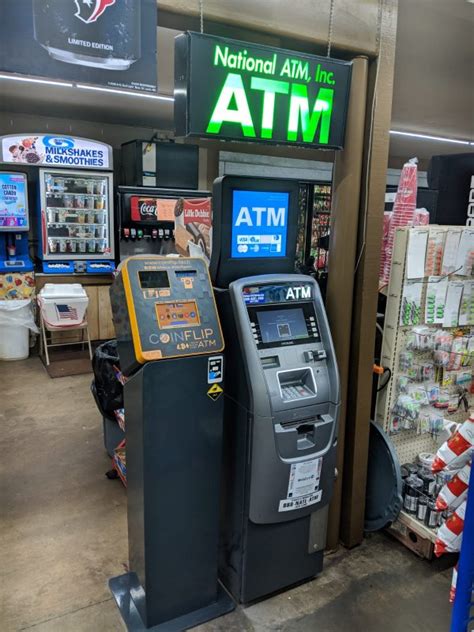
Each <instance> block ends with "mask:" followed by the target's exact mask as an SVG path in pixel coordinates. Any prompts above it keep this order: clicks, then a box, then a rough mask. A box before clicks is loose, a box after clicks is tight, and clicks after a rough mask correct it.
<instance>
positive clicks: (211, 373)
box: [207, 356, 224, 384]
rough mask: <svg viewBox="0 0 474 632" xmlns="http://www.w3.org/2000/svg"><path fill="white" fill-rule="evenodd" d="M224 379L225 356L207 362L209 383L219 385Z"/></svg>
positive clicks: (215, 357) (214, 357)
mask: <svg viewBox="0 0 474 632" xmlns="http://www.w3.org/2000/svg"><path fill="white" fill-rule="evenodd" d="M223 379H224V356H213V357H212V358H209V359H208V361H207V383H208V384H218V383H219V382H222V380H223Z"/></svg>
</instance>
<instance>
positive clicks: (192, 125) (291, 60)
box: [174, 33, 351, 149]
mask: <svg viewBox="0 0 474 632" xmlns="http://www.w3.org/2000/svg"><path fill="white" fill-rule="evenodd" d="M350 78H351V63H350V62H346V61H341V60H337V59H331V58H328V57H317V56H315V55H307V54H305V53H298V52H295V51H289V50H283V49H280V48H273V47H271V46H262V45H260V44H252V43H249V42H240V41H236V40H231V39H226V38H221V37H215V36H211V35H205V34H202V33H201V34H200V33H185V34H183V35H179V36H178V37H177V38H176V40H175V93H174V94H175V109H174V111H175V127H176V133H177V135H178V136H200V137H208V138H219V139H228V140H240V141H250V142H257V143H278V144H280V145H304V146H308V147H325V148H332V149H341V148H342V147H343V145H344V129H345V122H346V114H347V103H348V98H349V85H350Z"/></svg>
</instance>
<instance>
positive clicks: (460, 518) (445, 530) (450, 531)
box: [434, 501, 466, 557]
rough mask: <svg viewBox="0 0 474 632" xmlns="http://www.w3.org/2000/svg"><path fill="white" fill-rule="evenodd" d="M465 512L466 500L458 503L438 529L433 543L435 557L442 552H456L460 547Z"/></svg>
mask: <svg viewBox="0 0 474 632" xmlns="http://www.w3.org/2000/svg"><path fill="white" fill-rule="evenodd" d="M465 513H466V501H464V502H463V503H462V504H461V505H459V507H458V508H457V509H456V511H455V512H454V513H453V514H452V515H451V516H449V518H448V519H447V520H446V522H445V523H444V524H442V525H441V526H440V528H439V529H438V533H437V537H436V542H435V545H434V552H435V555H436V556H437V557H439V556H440V555H442V554H443V553H456V552H457V551H459V550H460V549H461V542H462V532H463V529H464V515H465Z"/></svg>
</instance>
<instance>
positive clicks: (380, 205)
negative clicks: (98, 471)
mask: <svg viewBox="0 0 474 632" xmlns="http://www.w3.org/2000/svg"><path fill="white" fill-rule="evenodd" d="M397 8H398V0H384V1H383V2H382V5H381V14H380V19H381V24H380V40H379V56H378V58H377V59H376V61H374V62H373V63H372V64H371V67H370V71H369V95H370V96H369V103H370V104H371V105H370V107H368V108H367V122H366V141H365V147H366V156H365V159H364V170H363V181H364V185H363V186H362V191H361V193H362V195H361V213H360V218H359V234H358V250H357V260H356V270H355V286H354V302H353V312H352V334H351V355H350V366H349V370H350V380H349V388H348V397H347V414H346V436H345V448H344V477H343V481H342V484H343V490H342V505H341V508H342V512H341V531H340V537H341V540H342V542H343V543H344V544H345V545H346V546H348V547H352V546H355V545H357V544H359V543H360V542H362V539H363V534H364V512H365V488H366V481H367V461H368V446H369V422H370V412H371V410H370V409H371V398H372V366H373V360H374V344H375V325H376V316H377V300H378V277H379V263H380V249H381V244H382V228H383V211H384V203H385V189H386V179H387V166H388V151H389V130H390V122H391V112H392V92H393V74H394V64H395V39H396V30H397Z"/></svg>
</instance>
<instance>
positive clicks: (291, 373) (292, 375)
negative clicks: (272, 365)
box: [277, 367, 317, 403]
mask: <svg viewBox="0 0 474 632" xmlns="http://www.w3.org/2000/svg"><path fill="white" fill-rule="evenodd" d="M277 379H278V386H279V388H280V395H281V398H282V400H283V401H284V402H288V403H290V402H294V401H296V400H300V399H307V398H309V397H315V396H316V393H317V388H316V382H315V380H314V374H313V369H312V368H310V367H305V368H302V369H289V370H288V371H278V373H277Z"/></svg>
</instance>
